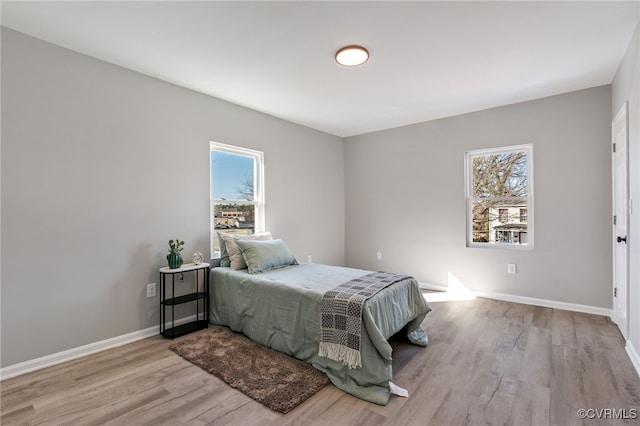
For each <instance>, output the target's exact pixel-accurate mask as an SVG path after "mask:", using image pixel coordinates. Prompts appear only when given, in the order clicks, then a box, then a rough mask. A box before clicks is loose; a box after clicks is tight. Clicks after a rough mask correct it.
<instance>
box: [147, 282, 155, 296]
mask: <svg viewBox="0 0 640 426" xmlns="http://www.w3.org/2000/svg"><path fill="white" fill-rule="evenodd" d="M155 295H156V283H151V284H147V297H155Z"/></svg>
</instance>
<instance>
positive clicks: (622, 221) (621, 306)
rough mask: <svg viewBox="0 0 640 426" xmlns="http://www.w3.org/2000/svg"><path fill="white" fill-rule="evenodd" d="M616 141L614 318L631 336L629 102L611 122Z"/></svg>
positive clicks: (622, 331)
mask: <svg viewBox="0 0 640 426" xmlns="http://www.w3.org/2000/svg"><path fill="white" fill-rule="evenodd" d="M611 132H612V138H613V144H614V152H613V160H612V169H613V170H612V175H613V214H614V225H613V287H614V288H613V294H614V298H613V321H614V322H615V323H616V324H617V325H618V328H619V329H620V332H621V333H622V335H623V336H624V338H625V339H626V338H627V327H628V322H627V294H628V288H629V282H628V271H629V255H628V252H627V235H628V232H627V231H628V227H627V223H628V217H629V192H628V179H629V178H628V171H627V104H626V103H625V104H624V105H623V106H622V108H621V109H620V111H619V112H618V114H617V115H616V117H615V118H614V119H613V122H612V124H611Z"/></svg>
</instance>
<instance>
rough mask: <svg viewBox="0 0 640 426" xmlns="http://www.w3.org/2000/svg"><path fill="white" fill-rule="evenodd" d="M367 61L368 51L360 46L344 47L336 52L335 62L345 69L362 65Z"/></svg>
mask: <svg viewBox="0 0 640 426" xmlns="http://www.w3.org/2000/svg"><path fill="white" fill-rule="evenodd" d="M368 59H369V51H368V50H367V49H365V48H364V47H362V46H356V45H353V46H346V47H343V48H342V49H340V50H338V51H337V52H336V62H337V63H339V64H340V65H344V66H345V67H355V66H356V65H362V64H364V63H365V62H367V60H368Z"/></svg>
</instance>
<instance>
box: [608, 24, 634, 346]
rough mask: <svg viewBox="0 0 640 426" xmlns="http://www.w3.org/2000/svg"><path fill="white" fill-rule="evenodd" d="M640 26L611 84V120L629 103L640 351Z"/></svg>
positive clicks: (631, 316)
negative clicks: (625, 103)
mask: <svg viewBox="0 0 640 426" xmlns="http://www.w3.org/2000/svg"><path fill="white" fill-rule="evenodd" d="M639 39H640V26H637V27H636V31H635V34H634V36H633V39H632V41H631V43H630V44H629V48H628V49H627V53H626V55H625V57H624V60H623V61H622V63H621V64H620V67H619V68H618V72H617V73H616V77H615V79H614V80H613V84H612V111H611V114H612V116H611V118H612V119H613V118H614V117H615V114H617V113H618V111H619V110H620V108H621V107H622V105H623V104H624V102H626V101H629V110H628V111H629V196H630V198H631V200H632V202H633V207H634V208H633V210H632V212H631V215H630V217H629V237H628V238H627V241H628V242H629V246H628V247H629V259H630V260H631V261H630V263H629V295H628V297H629V307H628V315H629V335H628V336H627V338H628V339H629V341H631V343H632V344H633V347H634V348H635V350H636V352H638V351H639V350H640V261H639V259H640V207H639V206H640V105H639V104H640V64H639V63H640V40H639Z"/></svg>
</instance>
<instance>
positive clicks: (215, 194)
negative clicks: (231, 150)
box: [211, 151, 253, 200]
mask: <svg viewBox="0 0 640 426" xmlns="http://www.w3.org/2000/svg"><path fill="white" fill-rule="evenodd" d="M245 176H246V177H248V178H249V180H250V181H253V158H251V157H245V156H243V155H237V154H228V153H226V152H220V151H213V152H211V198H212V199H220V198H225V199H227V200H243V199H244V198H243V197H242V196H241V195H240V194H239V193H238V189H239V188H241V187H242V184H243V182H244V181H245Z"/></svg>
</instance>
